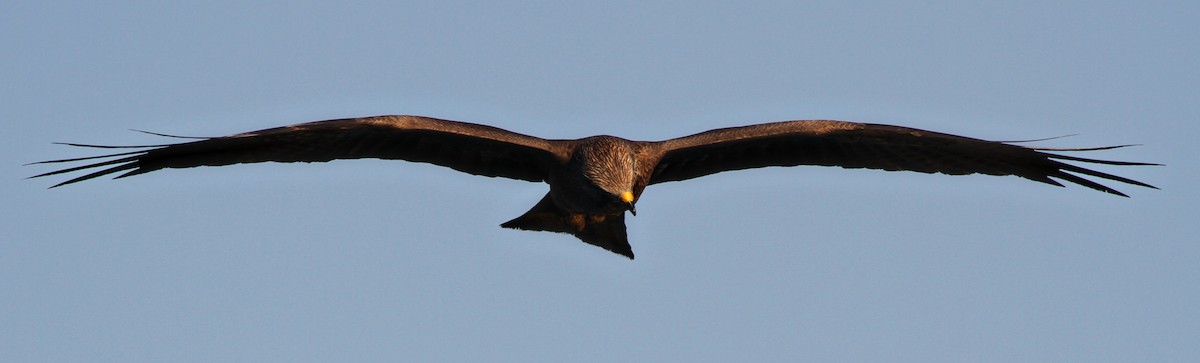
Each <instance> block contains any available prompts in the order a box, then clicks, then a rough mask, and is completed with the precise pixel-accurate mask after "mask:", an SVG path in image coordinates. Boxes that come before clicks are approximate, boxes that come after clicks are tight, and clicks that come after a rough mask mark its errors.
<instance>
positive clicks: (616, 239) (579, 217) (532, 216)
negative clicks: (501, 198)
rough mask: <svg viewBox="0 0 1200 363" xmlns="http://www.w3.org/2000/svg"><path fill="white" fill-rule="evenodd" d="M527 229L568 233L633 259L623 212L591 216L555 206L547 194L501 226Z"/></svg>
mask: <svg viewBox="0 0 1200 363" xmlns="http://www.w3.org/2000/svg"><path fill="white" fill-rule="evenodd" d="M500 226H501V227H504V228H514V229H524V230H530V231H550V232H559V233H570V234H572V235H574V236H575V237H576V238H579V239H580V240H583V241H584V242H587V243H589V244H591V245H593V246H597V247H600V248H603V249H606V250H609V251H612V252H614V253H617V254H620V255H622V256H625V257H629V259H631V260H632V259H633V249H632V248H631V247H629V238H628V235H627V234H626V233H625V213H621V214H614V215H593V214H578V213H570V212H567V211H565V210H562V209H560V208H558V206H557V205H555V204H554V201H553V200H551V199H550V194H549V193H547V194H546V196H545V197H542V200H541V201H539V202H538V204H537V205H535V206H533V208H531V209H529V211H528V212H525V214H522V215H521V216H520V217H517V218H514V219H513V220H511V221H508V222H504V224H501V225H500Z"/></svg>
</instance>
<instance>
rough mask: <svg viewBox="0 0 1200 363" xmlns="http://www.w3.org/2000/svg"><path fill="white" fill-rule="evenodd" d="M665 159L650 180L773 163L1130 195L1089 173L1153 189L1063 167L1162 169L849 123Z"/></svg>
mask: <svg viewBox="0 0 1200 363" xmlns="http://www.w3.org/2000/svg"><path fill="white" fill-rule="evenodd" d="M658 144H659V145H658V147H659V150H660V155H661V158H660V159H659V160H658V163H657V164H656V166H655V169H654V171H653V172H652V174H651V176H650V183H651V184H653V183H662V182H668V181H677V180H685V179H691V178H695V177H700V176H705V175H709V174H713V173H719V172H722V171H729V170H741V169H750V168H760V167H766V166H796V165H821V166H840V167H843V168H869V169H882V170H890V171H895V170H911V171H918V172H922V173H943V174H951V175H962V174H974V173H980V174H989V175H1016V176H1020V177H1023V178H1026V179H1030V180H1035V181H1039V182H1043V183H1048V184H1053V185H1058V186H1062V184H1059V183H1058V182H1056V181H1054V180H1053V179H1051V178H1056V179H1061V180H1065V181H1069V182H1072V183H1076V184H1079V185H1083V186H1086V187H1088V188H1092V189H1096V190H1099V191H1103V192H1107V193H1112V194H1116V195H1120V196H1127V195H1125V194H1122V193H1121V192H1119V191H1117V190H1115V189H1112V188H1109V187H1107V186H1104V185H1101V184H1099V183H1096V182H1094V181H1091V180H1088V179H1085V178H1083V177H1081V176H1079V175H1076V174H1072V173H1078V174H1084V175H1089V176H1093V177H1097V178H1103V179H1108V180H1114V181H1119V182H1122V183H1128V184H1133V185H1138V186H1143V187H1148V188H1154V186H1151V185H1149V184H1146V183H1142V182H1139V181H1136V180H1131V179H1127V178H1123V177H1119V176H1116V175H1112V174H1106V173H1102V172H1098V171H1095V170H1091V169H1087V168H1082V167H1079V166H1075V165H1071V164H1067V163H1063V162H1061V161H1059V160H1070V161H1078V162H1086V163H1097V164H1109V165H1157V164H1149V163H1134V162H1122V161H1107V160H1096V159H1086V158H1080V157H1074V156H1066V155H1057V154H1051V153H1047V152H1045V151H1087V150H1102V149H1113V148H1119V147H1123V146H1110V147H1100V148H1086V149H1047V148H1029V147H1023V146H1018V145H1012V144H1007V143H1003V142H996V141H985V140H979V139H973V138H969V137H962V136H955V135H950V134H943V133H938V132H931V131H925V130H918V129H913V128H907V127H900V126H890V125H878V124H863V123H853V122H842V121H825V120H818V121H785V122H776V123H768V124H760V125H751V126H743V127H732V128H725V129H717V130H711V131H706V132H702V133H699V134H695V135H691V136H685V137H681V138H677V139H671V140H666V141H661V142H659V143H658Z"/></svg>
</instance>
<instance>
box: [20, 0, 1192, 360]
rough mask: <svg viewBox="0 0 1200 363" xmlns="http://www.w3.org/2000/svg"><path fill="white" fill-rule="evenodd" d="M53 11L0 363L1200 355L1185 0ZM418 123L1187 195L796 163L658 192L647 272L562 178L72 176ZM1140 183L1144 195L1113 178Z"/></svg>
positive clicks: (643, 230) (422, 173)
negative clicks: (984, 157) (960, 169)
mask: <svg viewBox="0 0 1200 363" xmlns="http://www.w3.org/2000/svg"><path fill="white" fill-rule="evenodd" d="M331 4H333V3H330V2H308V3H306V2H293V3H288V4H286V5H247V4H245V3H243V2H220V1H205V2H193V3H170V4H143V3H117V4H113V3H105V4H100V3H91V2H79V3H67V2H22V3H17V4H9V5H6V6H4V8H5V10H4V11H3V12H0V30H2V31H0V44H3V45H4V49H6V52H5V56H4V57H0V75H2V79H3V81H4V84H5V86H4V87H2V88H0V93H2V97H0V98H2V99H3V100H4V101H3V102H4V107H0V119H2V120H4V125H5V128H6V130H5V131H6V132H3V133H0V145H3V146H2V147H3V148H4V152H3V153H0V161H2V162H0V165H6V167H5V168H0V170H3V174H4V176H5V177H3V178H0V183H3V188H4V189H5V190H8V192H7V193H5V195H6V197H5V198H4V203H2V204H0V208H3V209H2V210H3V214H4V218H2V219H0V231H3V232H2V234H0V239H2V240H0V289H2V291H4V298H3V299H0V326H4V328H3V329H0V361H54V362H63V361H121V362H130V361H235V360H236V361H330V360H352V361H397V360H421V361H462V360H472V361H480V360H486V361H596V362H601V361H603V362H607V361H614V360H618V361H685V360H687V361H731V360H735V359H736V360H749V361H784V360H813V361H833V360H836V361H884V360H886V361H922V362H931V361H1064V360H1070V361H1167V360H1175V361H1181V360H1189V358H1191V359H1195V358H1196V357H1197V356H1198V355H1200V348H1197V347H1200V341H1198V338H1197V337H1200V312H1198V310H1197V309H1196V306H1200V289H1198V288H1197V282H1198V278H1200V268H1198V267H1197V264H1196V261H1200V244H1197V243H1196V241H1195V236H1196V235H1197V234H1198V232H1200V229H1198V227H1197V221H1198V220H1200V218H1197V217H1198V212H1197V208H1196V205H1197V202H1200V198H1198V196H1200V195H1198V194H1197V192H1196V191H1195V190H1194V188H1192V185H1190V184H1194V183H1195V182H1196V181H1197V180H1200V173H1198V172H1197V170H1198V168H1197V167H1198V165H1197V163H1196V161H1195V153H1196V151H1197V150H1196V147H1195V145H1194V139H1195V138H1196V136H1197V135H1198V134H1200V132H1198V127H1197V126H1196V125H1197V115H1198V114H1200V112H1198V111H1200V106H1198V105H1200V86H1197V85H1200V72H1198V71H1197V67H1196V65H1197V64H1200V42H1196V41H1195V39H1196V36H1197V35H1198V34H1200V25H1197V23H1196V22H1195V19H1197V18H1200V8H1197V6H1196V5H1194V4H1190V3H1185V2H1174V3H1172V2H1086V3H1085V2H1079V3H1074V4H1072V3H1057V2H1056V3H1054V4H1047V3H1044V2H1003V3H1000V2H994V3H986V4H975V3H971V4H968V3H965V2H922V3H919V4H914V3H901V2H871V1H863V2H830V3H825V4H819V3H810V4H805V3H799V2H792V1H780V2H736V3H735V2H728V3H722V2H645V1H637V2H623V1H613V2H604V3H583V2H579V3H577V4H565V3H562V2H551V1H543V2H538V1H531V2H506V3H504V4H490V3H474V2H453V1H431V2H403V1H402V2H390V1H380V2H347V3H339V4H337V5H331ZM378 114H416V115H426V116H433V117H440V118H447V119H454V120H462V121H470V122H478V123H485V124H490V125H494V126H498V127H502V128H506V129H510V130H513V131H517V132H522V133H528V134H533V135H537V136H542V137H550V138H576V137H582V136H588V135H594V134H613V135H618V136H623V137H626V138H631V139H643V140H657V139H666V138H671V137H676V136H682V135H686V134H691V133H695V132H699V131H704V130H708V129H712V128H718V127H727V126H734V125H743V124H751V123H760V122H770V121H781V120H791V119H839V120H847V121H860V122H874V123H888V124H898V125H905V126H912V127H918V128H924V129H929V130H935V131H942V132H949V133H955V134H960V135H965V136H972V137H978V138H984V139H994V140H1021V139H1034V138H1044V137H1051V136H1059V135H1068V134H1078V135H1077V136H1072V137H1068V138H1062V139H1056V140H1052V141H1045V142H1041V143H1038V145H1044V146H1060V147H1082V146H1100V145H1113V144H1126V143H1136V144H1143V145H1142V146H1139V147H1135V148H1126V149H1120V150H1113V151H1104V152H1094V153H1090V154H1089V155H1090V156H1093V157H1099V158H1107V159H1118V160H1131V161H1149V162H1158V163H1163V164H1166V166H1163V167H1099V169H1100V170H1103V171H1107V172H1113V173H1116V174H1119V175H1123V176H1127V177H1130V178H1133V179H1137V180H1142V181H1145V182H1148V183H1151V184H1155V185H1157V186H1159V187H1161V188H1162V190H1150V189H1143V188H1137V187H1130V186H1124V185H1120V186H1119V187H1121V188H1119V189H1121V190H1123V191H1125V192H1127V193H1129V194H1130V195H1131V196H1132V198H1128V199H1126V198H1120V197H1115V196H1111V195H1106V194H1103V193H1098V192H1095V191H1092V190H1089V189H1086V188H1082V187H1069V188H1056V187H1051V186H1047V185H1043V184H1039V183H1034V182H1029V181H1025V180H1022V179H1018V178H1015V177H985V176H968V177H950V176H944V175H926V174H918V173H887V172H881V171H863V170H843V169H836V168H816V167H807V168H772V169H758V170H751V171H741V172H734V173H724V174H720V175H714V176H710V177H705V178H701V179H696V180H692V181H687V182H681V183H667V184H662V185H656V186H652V187H650V188H649V189H647V191H646V193H645V194H644V195H643V197H642V199H641V201H640V202H639V204H638V211H639V214H638V216H636V217H632V218H630V219H629V220H628V225H629V234H630V239H631V242H632V244H633V248H634V251H635V252H636V253H637V255H638V259H637V260H635V261H629V260H626V259H624V258H622V257H619V256H617V255H613V254H610V253H608V252H605V251H603V250H600V249H598V248H594V247H591V246H588V245H585V244H583V243H580V242H578V241H576V240H575V239H573V238H571V237H570V236H567V235H560V234H551V233H533V232H522V231H513V230H505V229H501V228H499V227H498V224H499V223H501V222H504V221H506V220H508V219H510V218H512V217H515V216H517V215H519V214H520V213H522V212H524V211H525V210H526V209H528V208H529V207H530V206H531V205H532V204H533V203H535V202H536V201H537V200H538V198H540V197H541V196H542V194H544V193H545V190H546V187H545V185H543V184H534V183H527V182H522V181H513V180H503V179H491V178H484V177H476V176H470V175H466V174H460V173H457V172H454V171H452V170H450V169H445V168H439V167H435V166H430V165H426V164H412V163H405V162H398V161H376V160H357V161H342V162H333V163H327V164H305V165H285V164H256V165H243V166H231V167H221V168H197V169H186V170H167V171H162V172H155V173H151V174H146V175H141V176H137V177H133V178H127V179H121V180H117V181H110V180H103V179H101V180H94V181H89V182H87V183H81V184H77V185H71V186H70V187H66V188H58V189H53V190H47V189H46V187H47V186H49V185H52V184H53V183H55V182H56V181H57V180H61V179H55V178H50V179H34V180H26V179H24V178H25V177H27V176H30V175H33V174H37V173H40V172H44V171H48V170H50V168H49V167H45V166H22V164H25V163H29V162H33V161H39V160H46V159H54V158H69V157H79V156H88V155H92V152H93V150H86V149H75V148H71V147H67V146H61V145H53V144H51V142H56V141H63V142H81V143H99V144H146V143H160V142H163V141H170V140H163V139H162V138H159V137H155V136H152V135H146V134H140V133H136V132H131V131H129V129H139V130H149V131H155V132H162V133H169V134H181V135H195V136H218V135H225V134H230V133H236V132H242V131H249V130H256V129H261V128H267V127H273V126H280V125H285V124H291V123H298V122H305V121H313V120H321V119H330V118H342V117H354V116H369V115H378ZM1114 186H1118V185H1114Z"/></svg>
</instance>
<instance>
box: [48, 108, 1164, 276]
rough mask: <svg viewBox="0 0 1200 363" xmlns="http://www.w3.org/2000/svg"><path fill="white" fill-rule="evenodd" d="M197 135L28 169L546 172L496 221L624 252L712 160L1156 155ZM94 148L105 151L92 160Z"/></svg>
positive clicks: (784, 141) (788, 126)
mask: <svg viewBox="0 0 1200 363" xmlns="http://www.w3.org/2000/svg"><path fill="white" fill-rule="evenodd" d="M162 136H169V135H162ZM196 139H197V140H195V141H191V142H183V143H177V144H162V145H143V146H103V145H87V144H73V143H66V145H72V146H82V147H92V148H132V149H137V150H135V151H129V152H122V153H116V154H108V155H100V156H92V157H83V158H72V159H60V160H49V161H43V162H38V163H35V164H46V163H67V162H80V161H88V163H87V164H85V165H81V166H75V167H71V168H66V169H62V170H56V171H51V172H48V173H43V174H39V175H35V176H33V177H31V178H37V177H44V176H49V175H57V174H62V173H69V172H75V171H82V170H88V169H94V168H100V169H98V170H95V171H92V172H91V173H89V174H85V175H82V176H79V177H76V178H73V179H70V180H67V181H64V182H61V183H58V184H56V185H54V186H52V187H51V188H54V187H59V186H63V185H67V184H71V183H75V182H80V181H84V180H88V179H92V178H95V177H99V176H103V175H109V174H114V173H121V174H118V175H117V176H116V178H123V177H127V176H131V175H137V174H142V173H148V172H151V171H155V170H159V169H165V168H190V167H196V166H219V165H230V164H240V163H257V162H266V161H274V162H325V161H330V160H335V159H359V158H378V159H399V160H407V161H413V162H423V163H432V164H437V165H441V166H445V167H449V168H452V169H454V170H458V171H461V172H465V173H470V174H475V175H482V176H489V177H504V178H511V179H519V180H527V181H531V182H546V183H547V184H549V185H550V191H549V192H548V193H546V196H545V197H543V198H542V200H541V201H539V202H538V203H537V204H535V205H534V206H533V208H531V209H530V210H529V211H528V212H525V214H523V215H521V216H520V217H517V218H515V219H513V220H510V221H508V222H505V223H503V224H501V225H500V226H502V227H505V228H515V229H523V230H533V231H550V232H561V233H569V234H572V235H574V236H575V237H577V238H579V239H580V240H582V241H584V242H587V243H589V244H592V245H595V246H598V247H601V248H604V249H606V250H609V251H612V252H614V253H617V254H620V255H623V256H625V257H628V258H630V259H633V250H632V248H631V247H630V245H629V240H628V236H627V235H626V232H625V212H629V213H630V214H633V215H636V214H637V211H636V209H635V208H634V205H635V204H636V203H637V201H638V199H639V198H640V197H641V195H642V191H643V190H645V188H646V186H648V185H651V184H658V183H663V182H670V181H680V180H687V179H692V178H696V177H701V176H705V175H709V174H714V173H719V172H723V171H731V170H741V169H750V168H761V167H767V166H797V165H819V166H838V167H843V168H868V169H880V170H888V171H897V170H910V171H917V172H922V173H942V174H949V175H963V174H976V173H978V174H987V175H1016V176H1019V177H1022V178H1026V179H1029V180H1033V181H1038V182H1042V183H1047V184H1052V185H1057V186H1063V185H1062V184H1060V183H1059V182H1058V181H1056V180H1055V179H1057V180H1062V181H1067V182H1071V183H1075V184H1079V185H1082V186H1085V187H1088V188H1091V189H1095V190H1099V191H1102V192H1106V193H1110V194H1115V195H1119V196H1125V197H1127V195H1125V194H1123V193H1121V192H1119V191H1117V190H1116V189H1112V188H1109V187H1107V186H1104V185H1101V184H1099V183H1097V182H1095V181H1092V180H1089V179H1086V178H1084V177H1083V176H1091V177H1095V178H1100V179H1107V180H1112V181H1118V182H1122V183H1126V184H1132V185H1137V186H1142V187H1147V188H1155V187H1154V186H1152V185H1150V184H1146V183H1143V182H1139V181H1136V180H1132V179H1128V178H1124V177H1120V176H1116V175H1112V174H1107V173H1103V172H1099V171H1095V170H1091V169H1087V168H1083V167H1080V166H1076V165H1072V164H1068V163H1065V162H1063V161H1074V162H1083V163H1094V164H1108V165H1158V164H1152V163H1139V162H1125V161H1109V160H1098V159H1089V158H1081V157H1076V156H1068V155H1061V154H1056V153H1051V152H1062V151H1092V150H1105V149H1115V148H1120V147H1125V146H1128V145H1119V146H1106V147H1095V148H1071V149H1066V148H1034V147H1025V146H1019V145H1014V144H1011V143H1006V142H997V141H985V140H980V139H973V138H969V137H963V136H956V135H950V134H944V133H938V132H932V131H925V130H919V129H914V128H908V127H901V126H891V125H880V124H868V123H855V122H844V121H829V120H806V121H784V122H775V123H765V124H758V125H750V126H741V127H730V128H723V129H716V130H709V131H705V132H701V133H698V134H694V135H690V136H684V137H680V138H674V139H669V140H663V141H632V140H626V139H623V138H619V137H614V136H604V135H602V136H591V137H585V138H582V139H575V140H550V139H543V138H539V137H534V136H529V135H523V134H519V133H515V132H511V131H508V130H504V129H500V128H496V127H491V126H486V125H479V124H473V123H466V122H458V121H449V120H439V119H434V118H428V117H420V116H376V117H364V118H349V119H338V120H327V121H316V122H308V123H301V124H295V125H291V126H283V127H276V128H270V129H265V130H259V131H251V132H244V133H240V134H234V135H229V136H223V137H213V138H196ZM97 159H108V160H105V161H100V162H92V161H95V160H97ZM89 160H90V161H89ZM1081 175H1082V176H1081ZM1155 189H1157V188H1155Z"/></svg>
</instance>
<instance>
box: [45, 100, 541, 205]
mask: <svg viewBox="0 0 1200 363" xmlns="http://www.w3.org/2000/svg"><path fill="white" fill-rule="evenodd" d="M68 145H74V146H84V147H101V148H139V149H140V150H137V151H132V152H125V153H118V154H109V155H101V156H93V157H86V158H75V159H62V160H50V161H43V162H40V163H38V164H42V163H63V162H74V161H83V160H96V159H104V158H115V159H111V160H106V161H102V162H96V163H92V164H87V165H82V166H77V167H72V168H68V169H62V170H57V171H52V172H49V173H44V174H40V175H36V176H33V177H34V178H36V177H42V176H48V175H56V174H62V173H68V172H73V171H79V170H86V169H93V168H100V167H106V168H103V169H99V170H97V171H93V172H92V173H90V174H86V175H83V176H80V177H77V178H74V179H70V180H67V181H65V182H62V183H59V184H57V185H54V187H58V186H62V185H66V184H71V183H75V182H79V181H84V180H88V179H92V178H95V177H99V176H104V175H108V174H113V173H117V172H123V173H122V174H119V175H118V176H117V178H122V177H126V176H131V175H137V174H142V173H147V172H151V171H155V170H158V169H163V168H190V167H195V166H216V165H229V164H239V163H257V162H264V161H276V162H324V161H330V160H334V159H359V158H379V159H401V160H408V161H415V162H426V163H432V164H437V165H442V166H446V167H450V168H453V169H455V170H458V171H462V172H465V173H471V174H475V175H484V176H491V177H506V178H513V179H521V180H528V181H542V180H544V179H545V178H546V176H547V172H548V170H549V169H550V166H551V165H552V164H553V163H556V162H557V160H559V159H560V158H563V157H564V156H563V154H564V152H563V151H562V150H560V147H559V145H558V143H555V142H554V141H550V140H545V139H541V138H537V137H533V136H528V135H522V134H518V133H514V132H510V131H507V130H503V129H499V128H495V127H491V126H484V125H477V124H471V123H465V122H457V121H447V120H438V119H432V118H426V117H417V116H378V117H365V118H353V119H341V120H328V121H317V122H309V123H302V124H296V125H291V126H284V127H277V128H272V129H266V130H259V131H252V132H246V133H240V134H236V135H230V136H224V137H214V138H202V139H201V140H198V141H192V142H184V143H179V144H167V145H149V146H133V147H127V146H97V145H83V144H68ZM52 188H53V187H52Z"/></svg>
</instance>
